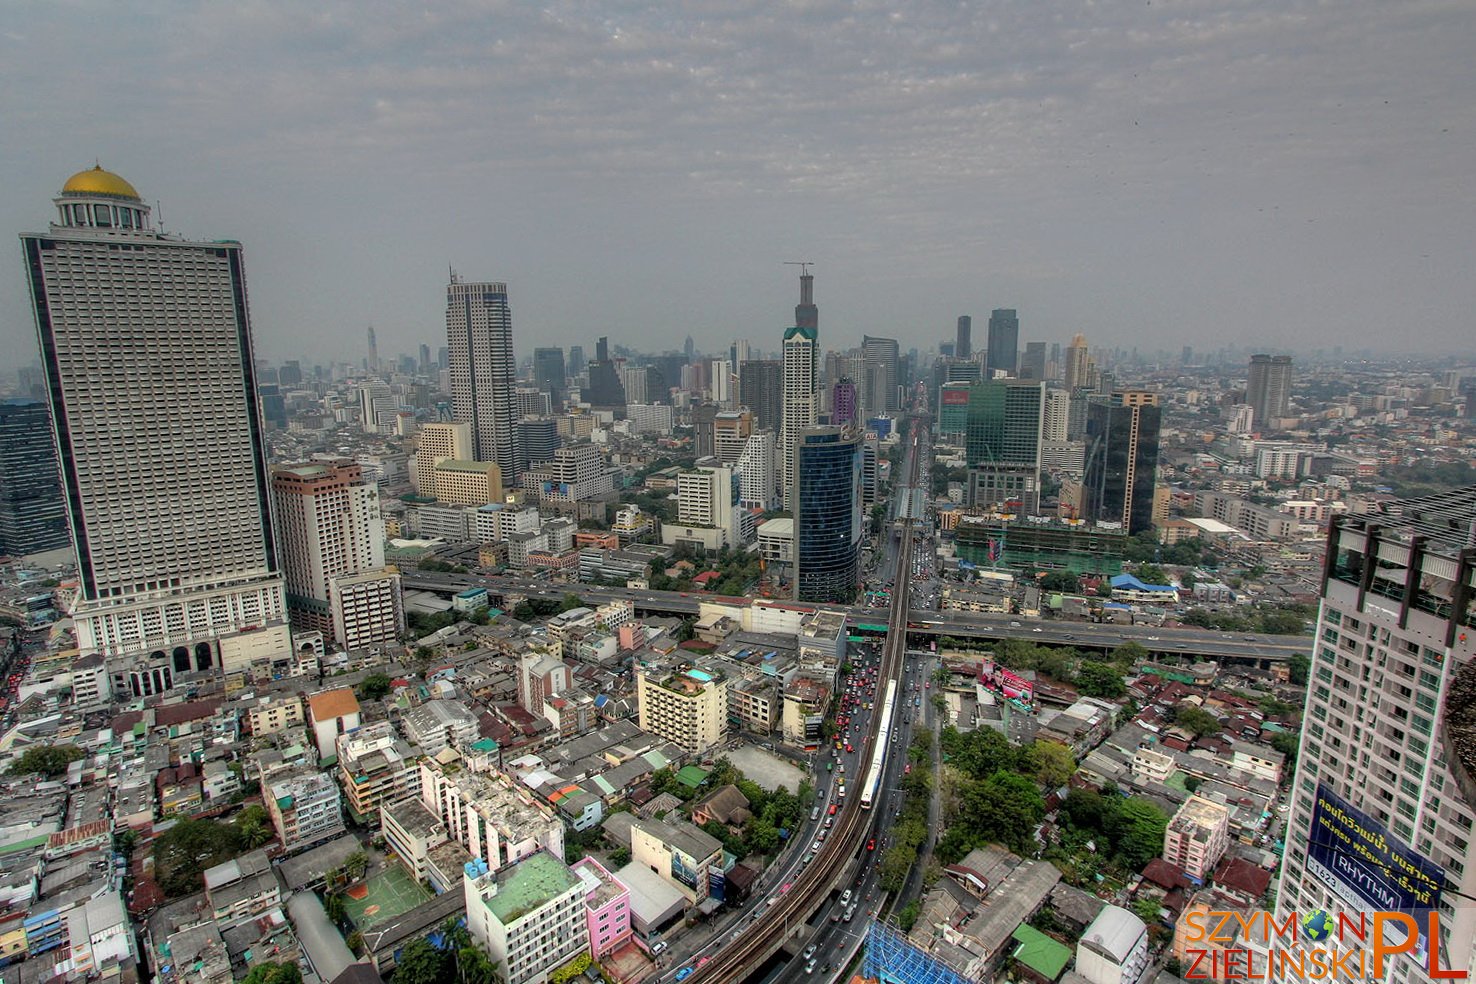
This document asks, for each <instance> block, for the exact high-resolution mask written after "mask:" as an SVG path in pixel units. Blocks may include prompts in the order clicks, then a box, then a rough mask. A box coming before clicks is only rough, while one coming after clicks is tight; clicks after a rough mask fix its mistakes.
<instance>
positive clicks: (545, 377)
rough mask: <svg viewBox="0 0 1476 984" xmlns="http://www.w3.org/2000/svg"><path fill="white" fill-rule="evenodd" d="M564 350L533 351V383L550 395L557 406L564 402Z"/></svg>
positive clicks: (551, 400) (545, 349)
mask: <svg viewBox="0 0 1476 984" xmlns="http://www.w3.org/2000/svg"><path fill="white" fill-rule="evenodd" d="M566 378H567V377H566V374H565V372H564V350H563V349H561V348H535V349H534V350H533V382H534V383H536V384H537V386H538V388H539V389H541V390H543V391H544V392H546V393H547V394H548V398H549V401H550V402H551V403H552V404H553V405H554V406H555V407H558V406H561V405H562V404H563V402H564V382H565V379H566Z"/></svg>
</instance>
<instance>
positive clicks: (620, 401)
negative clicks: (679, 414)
mask: <svg viewBox="0 0 1476 984" xmlns="http://www.w3.org/2000/svg"><path fill="white" fill-rule="evenodd" d="M587 370H588V376H589V385H588V386H586V387H585V388H584V391H583V392H582V393H580V398H581V399H582V400H583V401H584V402H585V403H588V404H589V405H590V406H592V407H594V408H595V409H597V410H614V409H617V408H621V407H624V406H625V405H626V404H627V403H629V402H631V401H630V400H627V399H626V394H625V386H624V385H622V383H621V381H620V371H619V370H618V369H617V368H616V367H615V363H614V362H613V361H611V359H610V342H609V339H608V338H606V337H605V336H604V335H601V336H600V338H599V340H598V341H597V342H596V343H595V357H594V360H593V361H592V362H590V363H589V365H588V366H587ZM637 402H645V401H643V400H642V401H637Z"/></svg>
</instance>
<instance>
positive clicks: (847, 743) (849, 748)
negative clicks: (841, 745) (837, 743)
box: [846, 742, 856, 754]
mask: <svg viewBox="0 0 1476 984" xmlns="http://www.w3.org/2000/svg"><path fill="white" fill-rule="evenodd" d="M855 750H856V749H855V747H854V746H852V744H851V743H850V742H846V752H847V754H849V753H851V752H854V751H855Z"/></svg>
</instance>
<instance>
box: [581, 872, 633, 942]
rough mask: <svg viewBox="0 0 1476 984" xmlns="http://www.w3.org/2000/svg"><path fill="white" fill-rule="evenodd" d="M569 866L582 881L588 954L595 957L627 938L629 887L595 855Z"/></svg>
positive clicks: (628, 931)
mask: <svg viewBox="0 0 1476 984" xmlns="http://www.w3.org/2000/svg"><path fill="white" fill-rule="evenodd" d="M572 870H573V872H574V875H575V877H576V878H578V879H579V880H580V881H581V882H583V883H584V913H585V929H586V931H587V932H588V933H589V955H590V956H591V957H593V958H594V959H596V960H598V959H600V958H601V957H603V956H604V955H605V954H607V953H609V952H610V951H611V950H615V949H618V948H619V947H620V946H621V945H622V944H623V943H624V942H625V941H626V940H628V939H630V936H631V925H630V889H629V888H627V887H626V886H625V885H624V884H622V883H621V881H620V879H618V878H616V877H615V876H614V875H612V874H610V872H609V871H608V870H606V868H605V866H604V865H602V864H600V863H599V862H598V861H596V860H595V859H594V858H584V859H582V860H580V861H576V862H575V863H574V866H573V869H572Z"/></svg>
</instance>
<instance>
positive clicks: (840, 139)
mask: <svg viewBox="0 0 1476 984" xmlns="http://www.w3.org/2000/svg"><path fill="white" fill-rule="evenodd" d="M1473 49H1476V4H1472V3H1471V2H1470V0H1396V2H1389V0H1349V2H1344V3H1335V2H1324V3H1313V2H1295V0H1239V2H1236V0H1181V2H1166V0H1151V2H1145V0H1135V2H1129V0H1122V2H1116V0H1113V2H1099V3H1092V2H1084V3H1065V2H1054V0H1019V2H1016V3H967V2H953V3H945V2H930V0H913V2H910V3H907V4H896V5H881V4H872V3H843V2H838V0H811V2H796V3H791V4H786V5H776V4H768V3H753V2H744V0H724V2H704V0H692V2H685V3H671V4H656V5H645V4H628V3H620V2H602V3H588V2H581V3H574V2H550V3H547V4H544V5H541V6H540V5H534V4H523V3H474V2H460V3H457V2H446V3H429V4H426V5H424V6H423V7H422V6H411V5H408V4H398V3H369V2H332V0H329V2H316V3H312V4H304V3H273V2H261V0H256V2H253V0H245V2H240V3H232V4H183V3H180V4H159V3H155V4H149V3H128V4H118V3H106V2H97V3H20V2H9V3H0V163H3V173H4V175H5V181H4V183H3V185H0V222H3V225H4V227H5V228H6V229H8V230H9V231H8V232H7V233H6V240H5V247H4V250H3V261H0V262H3V268H0V346H3V347H0V352H5V353H11V352H13V353H15V357H14V358H9V357H7V358H5V359H4V360H3V361H4V362H8V363H14V362H20V361H28V360H29V359H30V358H32V357H33V353H34V348H35V343H34V332H33V328H32V326H31V319H30V313H29V309H28V303H27V299H26V290H25V283H24V278H23V271H22V268H21V262H20V251H19V248H18V246H17V245H16V241H15V239H14V234H15V233H17V232H20V231H22V230H34V229H38V228H42V227H44V224H45V222H46V221H47V220H48V219H49V218H50V216H51V214H52V209H51V205H50V199H51V197H52V196H53V195H55V194H56V192H57V191H58V190H59V188H60V186H61V184H62V182H63V181H64V180H65V179H66V178H67V176H68V175H69V174H71V173H72V172H73V171H76V170H79V169H81V168H83V167H85V166H90V165H91V164H92V162H93V160H94V158H96V159H98V160H100V161H101V162H102V164H103V166H104V167H107V168H109V169H111V170H115V171H117V172H118V173H120V174H122V175H123V176H124V177H126V178H128V179H129V180H130V181H132V182H133V184H134V185H135V186H136V187H138V188H139V190H140V191H141V193H142V194H143V195H144V196H145V198H147V199H148V200H149V201H151V202H154V201H158V202H161V203H162V218H163V223H164V225H165V226H166V227H167V228H168V229H170V230H172V231H177V232H180V233H182V234H185V235H190V236H198V237H201V238H235V239H240V240H242V241H243V242H244V243H245V246H246V261H247V271H248V277H249V283H250V290H251V302H252V313H253V317H254V319H255V325H256V335H257V339H258V349H259V353H260V354H261V355H263V356H264V357H266V358H269V359H273V360H279V359H282V358H290V357H294V356H297V355H302V356H304V357H308V358H311V359H328V358H345V357H346V358H351V359H354V360H355V361H357V359H358V358H360V357H362V354H363V351H362V350H363V337H364V327H365V325H368V324H371V323H372V324H373V325H375V327H376V329H377V331H378V334H379V339H380V352H381V353H382V354H394V353H396V352H400V351H413V348H414V346H415V345H417V344H419V343H420V342H422V341H423V342H428V343H430V344H432V346H433V347H434V346H439V345H440V344H443V343H444V341H443V338H444V328H443V325H442V305H443V298H444V284H445V280H446V271H447V268H448V267H454V268H455V269H456V270H457V271H458V272H460V273H461V274H462V275H463V276H464V277H466V278H468V279H496V280H506V281H507V282H508V284H509V289H510V291H511V296H512V301H513V314H514V326H515V342H516V345H517V349H518V351H519V353H520V354H527V353H528V352H530V351H531V349H532V347H533V346H534V345H538V344H562V345H569V344H574V343H581V344H584V345H585V347H586V351H589V350H590V349H591V348H592V345H593V341H594V337H595V336H596V335H597V334H609V335H610V336H611V337H612V339H613V340H615V341H618V342H623V343H626V344H629V345H633V346H636V347H640V348H647V349H663V348H675V347H679V346H680V344H681V339H682V337H683V336H685V335H686V334H688V333H690V334H691V335H693V336H694V338H695V339H696V340H697V343H698V347H699V348H707V349H710V350H716V349H718V348H719V347H726V344H727V342H728V341H729V340H730V339H732V338H734V337H746V338H749V339H751V340H752V341H753V342H754V343H755V344H757V345H760V346H762V347H765V348H774V347H777V343H778V339H779V333H780V331H781V330H782V327H783V326H784V325H786V324H788V323H790V322H791V320H792V308H793V305H794V303H795V301H796V299H797V286H796V283H795V279H794V278H795V271H794V269H793V268H787V267H783V266H781V265H780V263H781V261H784V260H810V261H813V262H814V264H815V268H814V272H815V276H816V299H817V301H818V303H819V305H820V327H821V337H822V342H823V343H824V344H825V345H826V346H827V347H845V346H848V345H850V344H854V343H855V342H857V341H859V339H860V336H861V335H862V334H863V333H868V332H869V333H873V334H893V335H896V336H898V337H900V338H901V339H903V340H904V347H905V346H907V345H918V346H919V347H921V348H927V347H929V346H931V345H934V344H936V342H937V340H939V339H941V338H946V337H950V336H951V334H952V326H953V322H954V319H955V318H956V317H957V315H959V314H964V313H969V314H972V315H973V316H974V318H975V321H976V328H975V331H976V334H977V333H979V332H980V331H981V330H982V328H981V327H980V325H982V322H983V321H984V320H985V319H987V316H988V312H989V309H991V308H994V307H1014V308H1017V309H1018V310H1019V312H1020V320H1021V337H1022V342H1023V341H1024V340H1027V339H1044V340H1049V341H1062V342H1064V341H1066V340H1067V339H1069V337H1070V336H1071V334H1073V333H1074V332H1077V331H1082V332H1085V333H1086V335H1087V337H1088V339H1089V340H1090V341H1091V342H1092V343H1093V344H1098V343H1100V344H1106V345H1122V346H1134V345H1136V346H1139V347H1140V348H1143V349H1148V350H1151V349H1156V348H1158V347H1160V346H1162V347H1171V348H1174V349H1177V347H1178V346H1179V345H1182V344H1191V345H1194V346H1195V347H1196V348H1199V349H1206V348H1212V347H1217V346H1220V345H1225V344H1230V343H1238V344H1241V345H1245V346H1257V347H1273V346H1284V347H1290V348H1296V349H1311V348H1314V347H1319V346H1327V347H1330V346H1332V345H1336V344H1342V345H1344V346H1345V347H1349V348H1357V347H1362V346H1372V347H1375V348H1379V349H1386V350H1400V349H1404V350H1415V351H1440V350H1452V349H1459V350H1461V351H1465V352H1469V351H1471V350H1472V349H1473V348H1476V345H1473V339H1476V330H1473V324H1472V315H1471V312H1472V311H1473V310H1476V277H1473V276H1472V274H1471V272H1470V268H1471V264H1472V257H1473V256H1476V249H1473V245H1476V190H1473V188H1476V177H1473V175H1476V72H1473V70H1472V68H1471V57H1472V56H1471V52H1472V50H1473ZM157 217H158V215H157V213H156V218H157Z"/></svg>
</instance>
